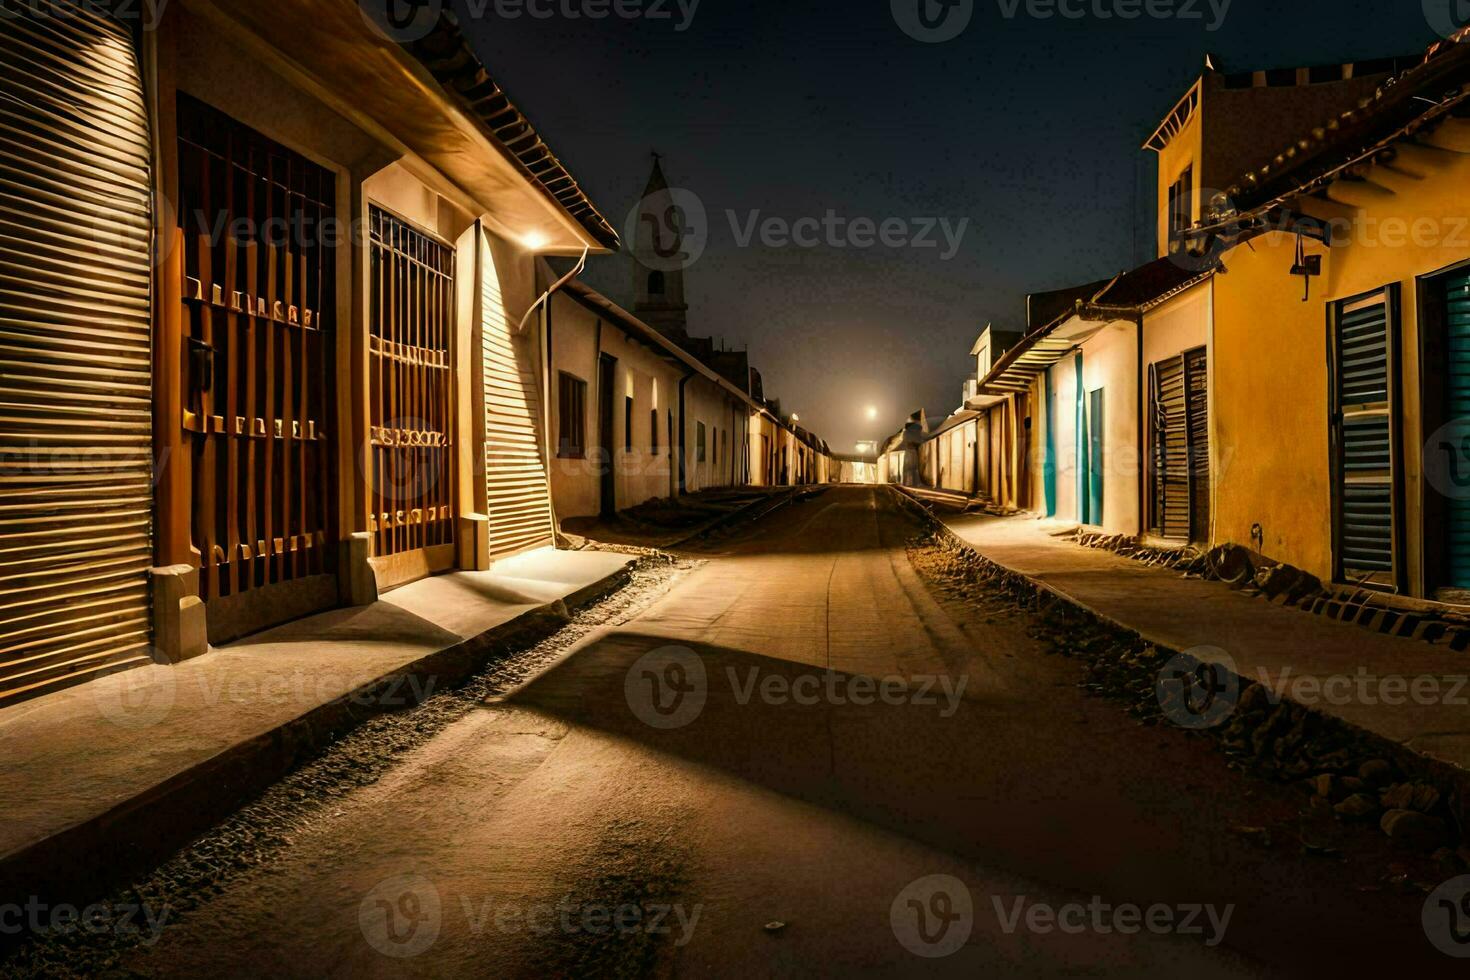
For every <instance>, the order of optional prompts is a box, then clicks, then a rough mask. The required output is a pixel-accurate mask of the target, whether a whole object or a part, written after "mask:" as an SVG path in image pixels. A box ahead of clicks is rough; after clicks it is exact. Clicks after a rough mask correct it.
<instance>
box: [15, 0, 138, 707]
mask: <svg viewBox="0 0 1470 980" xmlns="http://www.w3.org/2000/svg"><path fill="white" fill-rule="evenodd" d="M27 9H28V8H22V10H21V11H19V12H17V13H16V14H14V15H12V16H10V17H7V18H6V19H5V27H4V30H3V31H0V77H3V78H4V82H3V86H4V95H5V98H4V99H3V100H0V419H3V424H0V449H3V452H4V455H5V458H4V461H3V463H0V703H7V702H12V701H16V700H20V699H23V698H27V697H33V696H36V695H38V694H44V693H46V692H48V691H51V690H54V689H56V688H58V687H61V686H64V685H67V684H71V683H76V682H78V681H81V680H86V679H89V678H91V677H95V676H97V674H99V673H100V672H105V671H111V670H119V669H124V668H127V667H132V666H136V665H140V664H144V663H148V662H150V660H151V657H150V649H149V644H150V632H149V623H150V616H149V568H150V567H151V566H152V564H153V561H152V551H153V549H152V521H151V515H152V424H151V388H150V381H151V374H150V357H151V355H150V347H149V343H150V322H151V320H150V305H149V288H150V261H149V252H150V228H151V223H150V196H149V195H150V187H151V177H150V171H149V167H150V159H151V151H150V140H149V130H148V116H147V110H146V108H145V104H144V98H143V85H142V77H141V73H140V70H139V66H138V61H137V57H136V54H135V52H134V47H133V41H132V37H131V35H130V34H129V32H128V31H127V30H125V29H124V28H123V27H121V26H120V25H118V24H117V23H115V22H113V21H111V20H109V19H108V18H107V17H106V16H104V15H102V14H100V13H96V12H91V11H89V10H87V9H85V6H84V5H81V6H78V7H77V8H74V9H71V10H69V11H68V15H67V16H54V15H53V16H37V15H35V14H34V13H27V12H26V10H27Z"/></svg>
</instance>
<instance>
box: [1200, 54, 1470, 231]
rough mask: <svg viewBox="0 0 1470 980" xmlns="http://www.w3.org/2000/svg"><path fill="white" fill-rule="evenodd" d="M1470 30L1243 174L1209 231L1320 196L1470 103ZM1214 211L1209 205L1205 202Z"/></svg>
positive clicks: (1426, 55)
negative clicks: (1322, 189)
mask: <svg viewBox="0 0 1470 980" xmlns="http://www.w3.org/2000/svg"><path fill="white" fill-rule="evenodd" d="M1467 84H1470V28H1465V29H1463V30H1461V31H1459V32H1458V33H1457V34H1455V35H1453V36H1452V37H1450V38H1448V39H1447V40H1443V41H1439V42H1437V43H1435V44H1434V45H1432V46H1431V47H1430V48H1429V49H1428V51H1427V52H1425V54H1424V56H1423V57H1422V58H1421V59H1420V60H1419V61H1418V63H1417V64H1415V65H1414V66H1413V67H1412V68H1409V69H1408V70H1406V71H1404V72H1402V73H1401V74H1399V75H1396V76H1393V77H1390V78H1387V79H1385V80H1384V82H1383V83H1382V84H1381V85H1379V86H1378V88H1377V89H1376V90H1375V91H1374V93H1373V95H1372V96H1366V97H1364V98H1362V99H1360V100H1359V101H1358V104H1357V106H1355V107H1353V108H1350V109H1348V110H1346V111H1344V112H1342V113H1340V114H1338V115H1337V116H1335V117H1333V118H1331V119H1324V120H1323V121H1322V124H1321V125H1319V126H1316V127H1313V129H1312V130H1311V131H1310V132H1306V133H1303V134H1302V135H1301V136H1300V137H1299V138H1298V139H1297V140H1296V141H1295V142H1293V143H1292V144H1291V145H1290V146H1286V147H1283V148H1282V149H1281V152H1279V153H1277V154H1276V156H1275V157H1274V158H1272V159H1271V161H1270V162H1269V163H1267V164H1266V165H1265V166H1262V167H1260V168H1258V169H1256V170H1253V171H1250V172H1248V173H1246V174H1243V175H1242V176H1241V178H1240V180H1239V181H1238V182H1237V183H1236V184H1235V185H1234V186H1232V187H1230V188H1229V189H1228V190H1227V191H1226V192H1225V193H1226V196H1227V197H1228V198H1229V209H1230V210H1229V211H1228V212H1227V213H1225V214H1218V215H1214V216H1212V217H1211V218H1210V219H1209V220H1210V221H1213V222H1214V224H1213V225H1207V228H1206V229H1205V230H1212V229H1214V228H1218V227H1220V226H1223V225H1227V224H1231V223H1234V221H1235V219H1236V217H1237V215H1245V214H1251V213H1257V212H1260V211H1262V210H1266V209H1269V208H1271V207H1275V206H1277V205H1279V204H1281V203H1283V202H1284V200H1286V199H1287V198H1290V197H1293V196H1295V195H1297V194H1301V193H1304V192H1308V191H1311V190H1315V189H1316V188H1317V187H1319V186H1320V185H1322V184H1323V183H1326V182H1329V181H1331V180H1332V179H1334V178H1336V177H1337V176H1338V175H1339V174H1340V173H1341V172H1342V171H1343V170H1344V169H1346V168H1347V167H1349V166H1352V165H1353V164H1355V163H1357V162H1360V161H1361V160H1363V159H1365V158H1367V157H1371V156H1372V155H1373V154H1374V153H1376V152H1378V151H1379V150H1381V149H1383V148H1384V147H1385V146H1386V145H1387V144H1388V143H1391V142H1393V141H1395V140H1397V139H1402V138H1404V137H1407V136H1412V135H1414V133H1416V132H1418V131H1419V129H1420V128H1421V127H1423V126H1424V125H1427V124H1428V123H1430V122H1432V121H1434V120H1436V119H1439V118H1441V117H1443V116H1444V115H1445V114H1446V113H1448V112H1449V111H1451V110H1453V109H1455V108H1457V107H1458V106H1460V105H1461V104H1462V103H1464V102H1465V101H1466V100H1467V99H1470V88H1467V87H1466V86H1467ZM1204 203H1205V204H1206V206H1207V207H1208V206H1209V204H1210V203H1211V202H1204Z"/></svg>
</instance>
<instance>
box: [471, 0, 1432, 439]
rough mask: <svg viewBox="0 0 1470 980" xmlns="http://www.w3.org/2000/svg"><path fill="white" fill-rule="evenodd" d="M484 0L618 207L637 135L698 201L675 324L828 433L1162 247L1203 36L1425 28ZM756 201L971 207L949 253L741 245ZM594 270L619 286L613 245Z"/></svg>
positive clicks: (570, 142)
mask: <svg viewBox="0 0 1470 980" xmlns="http://www.w3.org/2000/svg"><path fill="white" fill-rule="evenodd" d="M486 2H488V0H453V5H454V7H455V9H456V10H457V11H458V12H459V13H460V15H461V17H462V19H463V20H464V21H465V23H466V26H467V29H468V31H469V33H470V35H471V37H472V38H473V40H474V43H475V44H476V46H477V48H478V50H479V51H480V53H481V55H482V56H483V58H484V60H485V62H486V64H487V65H489V67H490V69H491V71H492V72H493V73H494V74H495V75H496V77H497V79H498V80H499V81H500V82H501V84H502V85H503V86H504V87H505V89H506V90H507V91H508V92H509V93H510V95H511V97H512V98H513V99H515V101H516V103H517V104H518V105H519V106H520V108H521V109H522V110H523V111H524V112H525V113H526V114H527V115H528V116H530V118H531V119H532V121H533V122H534V123H535V124H536V126H537V127H538V129H539V130H540V131H541V133H542V135H543V137H544V138H545V139H546V140H547V142H548V143H550V144H551V146H552V147H553V149H555V150H556V152H557V153H558V155H559V156H560V157H561V158H562V159H563V161H564V162H565V163H566V164H567V165H568V166H569V168H570V169H571V171H572V173H573V174H574V175H575V176H576V177H577V179H578V180H579V181H580V182H581V183H582V184H583V186H584V187H585V188H586V189H587V191H588V192H589V193H590V194H591V196H592V199H593V200H594V201H595V202H596V203H597V205H598V206H599V207H600V208H601V209H602V210H603V212H604V213H605V214H606V215H607V216H608V218H609V220H610V221H612V222H613V224H614V225H616V226H617V227H618V228H619V229H620V230H622V228H623V227H624V220H625V217H626V215H627V213H628V211H629V209H630V208H632V207H633V206H634V205H635V204H636V202H637V199H638V197H639V195H640V194H641V193H642V190H643V185H644V181H645V180H646V178H647V175H648V168H649V163H650V158H649V151H650V150H654V149H656V150H658V151H659V152H660V153H662V154H663V155H664V158H665V169H666V171H667V173H668V175H669V179H670V183H671V184H674V185H677V186H681V187H685V188H688V189H689V190H691V191H693V192H694V193H696V194H697V195H698V196H699V198H700V199H701V200H702V201H703V203H704V205H705V206H706V208H707V210H708V215H709V219H710V220H709V244H708V247H707V249H706V251H705V253H704V255H703V257H702V258H700V259H699V261H698V262H696V263H695V264H694V266H693V267H692V268H691V269H690V270H689V271H688V272H687V274H686V288H687V292H688V297H689V302H690V304H691V307H692V308H691V312H690V332H691V333H695V334H699V335H714V336H720V337H724V338H725V339H726V340H727V341H728V342H729V343H730V345H731V346H743V345H748V346H749V348H750V352H751V359H752V362H753V363H754V364H755V365H756V366H757V367H759V368H760V370H761V372H762V373H763V375H764V377H765V386H766V393H767V395H768V396H771V395H774V396H777V397H780V398H781V400H782V405H783V408H785V409H786V410H788V411H790V410H795V411H798V412H800V413H801V416H802V420H803V424H805V425H808V426H809V427H810V428H811V429H812V430H813V431H815V432H817V433H818V434H819V435H822V436H823V437H825V438H827V439H828V440H829V442H830V443H831V444H832V446H833V448H834V449H836V450H839V451H850V450H851V449H852V443H853V442H855V441H856V440H858V439H865V438H873V437H877V436H881V435H886V434H888V433H891V432H893V431H894V430H896V429H897V427H898V425H899V423H900V422H901V420H902V418H903V417H904V416H905V415H907V414H908V413H909V412H911V411H913V410H914V409H916V408H918V407H920V406H923V407H925V408H926V409H927V410H928V411H929V413H930V415H931V416H934V415H941V416H942V415H944V414H947V413H948V412H949V411H951V410H953V409H954V408H955V407H956V406H957V404H958V402H959V396H960V384H961V381H962V380H963V379H964V378H965V377H966V374H967V371H968V370H969V369H970V367H971V365H970V363H969V358H968V355H969V349H970V344H971V343H972V342H973V340H974V338H975V336H976V335H977V334H978V332H979V330H980V328H981V327H982V326H983V325H984V324H985V323H986V322H989V321H995V322H996V323H997V324H998V325H1003V326H1019V325H1020V318H1021V312H1022V309H1023V301H1024V296H1025V294H1026V293H1027V292H1029V291H1035V290H1041V289H1049V288H1057V287H1060V286H1065V285H1070V284H1074V283H1079V282H1085V281H1090V280H1094V279H1098V278H1101V277H1104V276H1107V275H1111V274H1113V273H1116V272H1118V271H1120V270H1121V269H1123V268H1125V267H1127V266H1129V265H1130V264H1133V263H1134V262H1136V261H1141V260H1144V259H1147V258H1150V257H1152V255H1151V252H1150V249H1151V248H1152V232H1151V231H1150V230H1149V229H1150V228H1151V227H1152V225H1151V220H1152V219H1151V207H1152V203H1151V196H1149V195H1151V193H1152V191H1151V182H1152V179H1153V177H1152V155H1151V154H1146V153H1143V152H1141V151H1139V149H1138V147H1139V145H1140V144H1141V143H1142V141H1143V140H1144V138H1146V137H1147V135H1148V134H1149V133H1150V132H1151V131H1152V130H1153V128H1154V127H1155V126H1156V125H1157V123H1158V121H1159V119H1160V118H1161V117H1162V115H1163V114H1164V113H1165V112H1166V111H1167V110H1168V109H1169V108H1170V107H1171V106H1172V105H1173V103H1174V102H1175V101H1176V100H1177V99H1178V98H1179V96H1180V95H1181V94H1182V93H1183V92H1184V90H1185V89H1186V88H1187V86H1188V85H1189V84H1190V83H1191V82H1192V81H1193V79H1194V78H1195V77H1196V76H1197V75H1198V73H1199V70H1200V67H1201V65H1202V64H1203V60H1204V57H1205V55H1206V53H1210V54H1213V55H1214V56H1215V63H1216V65H1217V66H1218V67H1220V68H1221V69H1223V70H1227V71H1241V70H1250V69H1257V68H1268V67H1287V66H1301V65H1313V64H1328V63H1336V62H1344V61H1354V60H1360V59H1365V58H1372V57H1379V56H1385V55H1398V54H1407V53H1411V52H1414V51H1417V50H1419V49H1421V48H1423V47H1425V46H1426V45H1427V44H1429V43H1430V42H1431V41H1432V40H1434V38H1435V36H1436V35H1435V34H1434V31H1433V30H1432V29H1431V27H1430V26H1429V24H1428V22H1427V20H1426V16H1425V12H1424V9H1423V8H1424V4H1423V3H1421V0H1233V2H1232V3H1230V4H1229V7H1228V10H1227V11H1226V13H1225V16H1224V18H1223V21H1222V22H1220V23H1219V27H1218V29H1217V30H1213V31H1212V30H1209V29H1208V27H1209V26H1210V25H1211V24H1212V23H1214V22H1216V15H1215V13H1214V11H1213V9H1212V7H1211V5H1210V2H1209V0H1198V3H1195V0H1174V3H1173V4H1172V6H1173V8H1174V9H1175V10H1179V9H1182V8H1183V7H1185V6H1189V7H1193V8H1194V9H1195V10H1196V11H1198V14H1199V17H1198V19H1186V18H1180V17H1174V18H1170V19H1151V18H1148V17H1143V18H1140V19H1137V20H1132V21H1124V20H1119V19H1113V20H1101V19H1098V18H1097V17H1095V16H1092V15H1090V14H1089V15H1088V16H1086V17H1083V18H1082V19H1077V20H1069V19H1064V18H1061V17H1052V18H1050V19H1037V18H1034V17H1031V16H1028V14H1027V10H1028V5H1027V3H1026V2H1024V0H1023V2H1021V3H1020V6H1019V8H1017V7H1015V5H1014V4H1015V2H1016V0H974V5H975V6H974V14H973V18H972V20H971V21H970V24H969V26H968V28H967V29H966V30H965V31H964V32H963V33H962V34H960V35H959V36H958V37H957V38H955V39H953V40H950V41H947V42H944V43H940V44H925V43H920V42H918V41H916V40H914V39H912V38H911V37H909V36H908V35H907V34H905V33H904V32H903V31H902V30H901V29H900V28H899V26H898V25H897V23H896V21H895V16H894V13H893V11H892V10H891V9H890V0H807V2H802V0H790V2H785V0H759V2H757V0H702V2H700V3H699V4H698V7H697V9H696V11H695V13H694V16H693V18H692V20H690V21H689V26H688V28H687V29H686V30H683V31H677V30H676V29H675V28H676V26H677V25H678V24H679V23H680V22H681V21H682V20H683V19H684V15H683V14H682V13H681V12H680V11H679V9H678V7H677V5H676V2H675V0H667V3H665V2H664V0H641V2H642V4H643V8H644V9H646V10H648V9H653V7H654V5H655V4H657V6H659V7H662V8H663V9H665V10H666V11H667V12H668V15H669V16H668V17H667V19H655V18H643V19H632V20H630V19H622V18H618V17H615V16H613V17H608V18H607V19H603V20H589V19H585V18H584V19H571V18H568V17H566V16H564V15H562V14H560V13H558V14H556V16H553V17H550V18H546V19H537V18H532V17H530V16H527V15H523V16H520V17H518V18H514V19H507V18H506V17H505V16H503V15H502V13H496V12H495V10H496V8H495V6H494V4H493V3H491V5H490V6H489V7H486V6H485V4H486ZM504 2H505V0H502V3H504ZM531 2H537V3H543V4H545V7H547V8H550V9H554V10H561V9H563V8H564V7H567V6H571V7H573V8H574V9H578V10H584V9H586V7H585V6H584V5H585V4H586V3H587V0H531ZM623 2H627V3H633V4H637V3H639V2H640V0H623ZM688 2H689V0H685V3H686V6H687V3H688ZM900 2H907V3H910V4H912V3H913V2H914V0H900ZM1032 2H1033V3H1034V2H1036V0H1032ZM1068 2H1071V3H1073V4H1075V5H1076V6H1075V8H1074V9H1083V10H1091V9H1094V5H1099V6H1101V7H1103V8H1104V9H1117V6H1116V4H1117V3H1118V2H1120V0H1068ZM1121 2H1122V3H1124V4H1126V3H1128V2H1129V0H1121ZM1134 2H1139V0H1134ZM1156 2H1161V3H1164V4H1168V3H1169V0H1156ZM1221 2H1223V0H1215V9H1218V7H1219V4H1220V3H1221ZM1427 2H1428V3H1430V4H1439V5H1440V6H1445V7H1447V8H1453V6H1454V3H1455V0H1427ZM1030 9H1036V8H1034V7H1033V8H1030ZM1042 9H1045V8H1042ZM476 10H479V11H483V12H484V13H483V14H482V15H481V16H478V17H477V16H475V15H474V11H476ZM1008 10H1017V12H1016V14H1015V16H1013V17H1008V16H1006V13H1005V12H1006V11H1008ZM1270 149H1273V150H1274V149H1275V148H1270ZM1140 191H1141V192H1142V193H1143V195H1144V197H1143V200H1142V201H1140V200H1139V192H1140ZM757 210H758V211H759V212H760V215H761V216H762V217H763V218H764V217H777V218H781V219H783V220H786V221H795V220H797V219H799V218H804V217H811V218H822V217H823V216H824V215H825V214H826V213H827V212H828V211H829V210H832V211H835V212H836V213H837V214H838V215H840V216H842V217H844V218H847V219H854V218H864V217H865V218H871V219H873V220H874V221H882V220H883V219H885V218H892V217H896V218H904V219H912V218H921V217H932V218H940V217H942V218H947V219H948V220H949V221H950V222H951V225H952V226H954V225H957V224H958V223H959V222H960V221H962V220H964V219H968V222H969V224H968V228H967V231H966V235H965V238H964V239H963V242H962V245H961V247H960V249H959V251H958V254H956V255H955V256H954V257H953V258H952V259H950V260H949V261H944V260H943V259H942V258H941V255H942V253H943V252H944V251H945V250H946V249H945V248H943V247H940V248H911V247H910V248H903V247H900V248H891V247H884V246H882V245H877V246H875V247H871V248H855V247H847V248H835V247H831V246H829V245H826V244H823V245H820V246H818V247H815V248H801V247H794V246H786V247H768V246H763V245H761V244H760V243H759V242H754V243H752V244H750V245H748V246H744V247H742V246H741V245H740V244H739V242H738V240H737V236H736V235H735V234H734V233H733V232H732V228H731V222H730V220H729V217H728V215H727V212H729V211H734V212H735V213H736V215H737V216H738V220H739V221H740V222H742V223H743V222H746V221H749V220H750V217H751V215H752V213H753V212H755V211H757ZM937 237H939V241H940V242H942V241H943V238H942V236H937ZM586 278H587V280H588V281H589V282H590V283H591V284H592V285H594V286H596V287H597V288H599V289H602V290H603V291H604V292H607V293H608V294H609V295H611V296H612V297H613V298H614V299H616V300H618V301H619V302H623V303H629V302H630V301H631V273H630V271H629V259H628V258H627V257H626V256H625V255H623V256H613V257H608V258H603V259H599V260H595V261H594V263H593V265H592V268H591V269H590V270H589V272H588V274H587V276H586ZM870 405H873V406H876V407H877V408H878V409H879V419H878V421H877V422H869V421H868V420H867V418H866V409H867V407H868V406H870Z"/></svg>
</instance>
